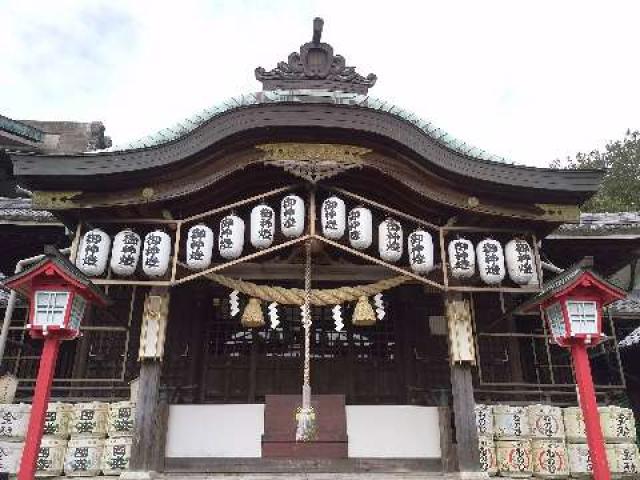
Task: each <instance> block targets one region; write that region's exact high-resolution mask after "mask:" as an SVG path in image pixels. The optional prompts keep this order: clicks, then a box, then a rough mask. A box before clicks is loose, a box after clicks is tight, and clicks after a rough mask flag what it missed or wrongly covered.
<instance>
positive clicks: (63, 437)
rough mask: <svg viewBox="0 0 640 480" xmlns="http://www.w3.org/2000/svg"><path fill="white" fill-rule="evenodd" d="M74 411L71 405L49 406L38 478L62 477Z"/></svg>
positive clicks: (37, 473) (39, 455)
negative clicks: (70, 423)
mask: <svg viewBox="0 0 640 480" xmlns="http://www.w3.org/2000/svg"><path fill="white" fill-rule="evenodd" d="M72 410H73V406H72V405H71V404H70V403H61V402H54V403H50V404H49V405H48V406H47V413H46V414H45V420H44V430H43V437H42V442H41V443H40V451H39V452H38V460H37V461H36V476H37V477H55V476H58V475H62V472H63V470H64V458H65V451H66V449H67V443H68V440H69V422H70V421H71V413H72Z"/></svg>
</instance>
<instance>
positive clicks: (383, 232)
mask: <svg viewBox="0 0 640 480" xmlns="http://www.w3.org/2000/svg"><path fill="white" fill-rule="evenodd" d="M378 252H379V253H380V258H381V259H382V260H384V261H385V262H390V263H393V262H397V261H398V260H400V258H401V257H402V225H400V222H398V221H396V220H394V219H392V218H387V219H386V220H385V221H384V222H382V223H381V224H380V225H379V226H378Z"/></svg>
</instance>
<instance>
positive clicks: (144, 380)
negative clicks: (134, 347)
mask: <svg viewBox="0 0 640 480" xmlns="http://www.w3.org/2000/svg"><path fill="white" fill-rule="evenodd" d="M168 313H169V293H168V289H167V288H163V287H153V288H152V289H151V291H150V292H149V295H147V298H146V299H145V303H144V311H143V313H142V324H141V328H140V350H139V353H138V359H139V361H140V377H139V383H138V396H137V401H136V429H135V433H134V436H133V445H132V448H131V462H130V470H131V471H132V472H154V471H155V470H156V469H157V467H158V454H157V448H156V445H157V444H158V439H159V434H160V433H161V430H162V425H160V420H161V418H162V417H163V416H162V415H159V414H158V407H159V399H160V376H161V374H162V356H163V353H164V337H165V332H166V328H167V321H168ZM162 453H164V452H162ZM135 478H138V477H135Z"/></svg>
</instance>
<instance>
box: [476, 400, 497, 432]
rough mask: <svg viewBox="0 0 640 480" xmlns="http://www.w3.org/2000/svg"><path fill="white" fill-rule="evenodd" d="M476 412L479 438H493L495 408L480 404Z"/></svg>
mask: <svg viewBox="0 0 640 480" xmlns="http://www.w3.org/2000/svg"><path fill="white" fill-rule="evenodd" d="M475 412H476V428H477V430H478V436H480V437H491V438H493V406H492V405H481V404H478V405H476V408H475Z"/></svg>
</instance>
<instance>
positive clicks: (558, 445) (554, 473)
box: [531, 439, 569, 478]
mask: <svg viewBox="0 0 640 480" xmlns="http://www.w3.org/2000/svg"><path fill="white" fill-rule="evenodd" d="M531 460H532V463H533V476H534V477H540V478H566V477H568V476H569V459H568V455H567V448H566V447H565V444H564V441H562V440H560V441H559V440H546V439H545V440H532V441H531Z"/></svg>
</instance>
